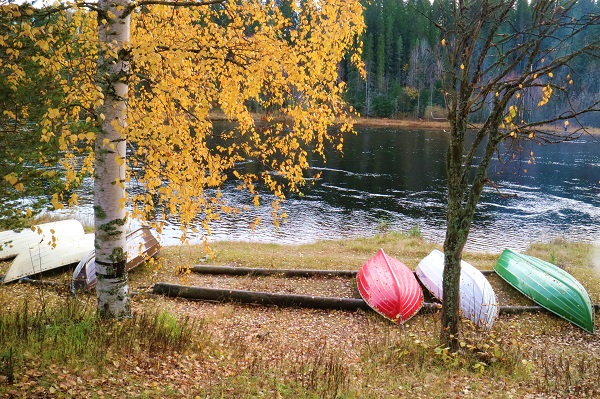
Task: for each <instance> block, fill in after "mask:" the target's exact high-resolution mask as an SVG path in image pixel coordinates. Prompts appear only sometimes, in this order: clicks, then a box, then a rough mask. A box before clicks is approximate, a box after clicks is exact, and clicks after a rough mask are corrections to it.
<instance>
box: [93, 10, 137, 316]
mask: <svg viewBox="0 0 600 399" xmlns="http://www.w3.org/2000/svg"><path fill="white" fill-rule="evenodd" d="M128 5H129V0H100V1H99V3H98V6H99V8H100V9H101V10H103V11H104V13H102V12H101V13H99V15H98V37H99V41H100V44H99V45H100V54H99V60H98V79H99V83H100V85H102V87H103V91H104V104H103V106H102V108H101V109H100V113H101V114H102V115H103V116H102V115H100V117H101V118H102V117H103V118H104V120H103V122H102V132H100V133H99V134H98V136H97V139H96V145H95V153H96V165H95V177H94V229H95V234H96V240H95V246H96V276H97V279H98V284H97V285H96V295H97V297H98V315H99V316H100V317H101V318H103V319H120V318H128V317H131V306H130V300H129V286H128V278H127V270H126V268H125V264H126V260H127V254H126V248H127V247H126V245H125V243H126V241H125V240H126V230H125V229H126V219H127V214H126V211H125V199H126V192H125V151H126V146H125V144H126V141H125V140H126V137H125V127H126V117H127V104H126V101H125V100H126V99H127V94H128V75H129V59H128V51H127V49H128V47H129V39H130V16H129V14H127V15H125V16H124V15H123V14H124V11H123V10H124V9H127V6H128Z"/></svg>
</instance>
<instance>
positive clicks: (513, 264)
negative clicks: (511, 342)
mask: <svg viewBox="0 0 600 399" xmlns="http://www.w3.org/2000/svg"><path fill="white" fill-rule="evenodd" d="M494 270H495V271H496V273H498V274H499V275H500V277H502V278H503V279H504V280H506V282H507V283H509V284H510V285H512V286H513V287H514V288H516V289H517V290H518V291H519V292H521V293H522V294H523V295H525V296H526V297H528V298H529V299H531V300H533V301H534V302H537V303H538V304H539V305H540V306H542V307H544V308H546V309H548V310H549V311H551V312H552V313H554V314H556V315H558V316H560V317H562V318H564V319H566V320H568V321H570V322H571V323H573V324H575V325H576V326H578V327H581V328H583V329H584V330H585V331H587V332H589V333H592V334H593V333H594V308H593V306H592V301H591V300H590V296H589V295H588V293H587V291H586V290H585V288H584V287H583V286H582V285H581V284H580V283H579V281H577V280H576V279H575V277H573V276H571V275H570V274H569V273H567V272H566V271H564V270H563V269H561V268H559V267H557V266H555V265H553V264H552V263H548V262H545V261H543V260H541V259H538V258H535V257H533V256H529V255H523V254H520V253H517V252H514V251H511V250H510V249H506V250H504V252H502V255H500V258H499V259H498V261H497V262H496V265H495V266H494Z"/></svg>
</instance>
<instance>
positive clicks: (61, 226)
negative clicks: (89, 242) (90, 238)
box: [0, 220, 85, 260]
mask: <svg viewBox="0 0 600 399" xmlns="http://www.w3.org/2000/svg"><path fill="white" fill-rule="evenodd" d="M84 235H85V232H84V231H83V226H82V225H81V223H80V222H79V221H78V220H60V221H56V222H50V223H44V224H38V225H34V226H33V227H31V228H26V229H22V230H19V231H15V230H7V231H0V260H3V259H10V258H14V257H15V256H17V255H19V254H21V253H29V247H30V246H32V245H37V244H40V245H42V244H47V245H52V242H53V241H55V242H56V243H58V242H59V241H73V240H74V239H81V238H83V236H84Z"/></svg>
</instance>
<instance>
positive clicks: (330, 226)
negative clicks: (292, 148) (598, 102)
mask: <svg viewBox="0 0 600 399" xmlns="http://www.w3.org/2000/svg"><path fill="white" fill-rule="evenodd" d="M447 145H448V135H447V134H446V133H444V132H437V131H411V132H409V131H400V130H390V129H363V130H361V131H360V132H359V134H358V135H356V136H348V137H346V138H345V150H344V154H343V156H340V155H339V154H336V153H331V154H328V156H327V158H328V159H327V162H326V163H323V162H322V161H321V160H320V159H317V158H315V159H313V160H312V163H311V170H310V171H309V173H310V174H311V175H312V176H315V175H316V174H317V173H321V177H320V178H319V179H315V180H314V181H312V182H313V183H314V184H313V185H309V186H307V187H306V190H305V192H304V195H303V196H293V197H292V198H289V199H288V200H287V201H286V202H285V203H284V205H283V209H284V210H285V212H287V214H288V216H289V217H288V220H287V222H286V223H283V224H282V225H281V226H280V228H279V229H278V230H276V229H275V228H274V227H273V226H272V224H271V223H269V221H270V220H271V217H270V212H271V209H270V205H269V204H270V199H269V197H268V195H266V196H265V197H263V204H264V205H261V206H260V207H259V208H254V207H251V209H250V210H249V211H248V212H246V213H243V214H238V215H224V216H223V220H222V221H221V222H219V223H217V224H215V225H214V226H213V229H212V236H211V239H212V240H245V241H254V242H275V243H286V244H300V243H309V242H314V241H316V240H323V239H337V238H345V237H356V236H372V235H374V234H376V233H377V232H378V231H380V230H381V229H382V228H383V227H385V228H387V229H390V230H397V231H406V230H409V229H411V228H412V227H413V226H415V225H418V226H419V228H420V230H421V232H422V233H423V236H424V237H425V238H427V239H428V240H431V241H434V242H437V243H441V242H443V238H444V233H445V191H446V188H445V184H446V183H445V153H446V148H447ZM531 151H533V154H534V157H535V162H533V163H531V164H528V160H529V159H530V152H531ZM489 177H490V179H491V180H492V181H494V182H495V183H496V184H497V185H498V190H499V191H498V190H496V189H494V188H492V187H486V189H485V191H484V193H483V195H482V197H481V202H480V205H479V208H478V212H477V215H476V217H475V220H474V223H473V226H472V229H471V234H470V238H469V242H468V244H467V249H468V250H476V251H493V252H499V251H501V250H502V249H503V248H505V247H510V248H513V249H517V250H522V249H524V248H526V247H527V246H528V244H529V243H531V242H537V241H546V240H548V239H551V238H553V237H557V236H564V237H566V238H567V239H571V240H578V241H594V240H598V239H600V142H598V141H597V139H593V138H586V139H582V140H579V141H577V142H571V143H563V144H560V145H549V146H536V147H535V148H523V149H522V154H521V156H518V157H516V158H515V159H514V160H513V159H510V160H509V161H507V162H500V161H498V160H496V161H494V163H493V164H492V165H491V167H490V173H489ZM229 184H230V185H228V186H226V187H225V188H224V192H225V193H226V195H227V196H228V197H229V198H230V200H231V202H232V204H233V205H242V204H249V203H251V201H250V197H249V196H248V195H246V194H244V193H241V192H238V191H237V190H235V185H234V184H232V183H229ZM257 216H260V217H261V219H262V220H263V225H262V226H259V227H257V228H256V229H255V230H254V232H252V231H251V230H250V229H249V222H250V221H252V220H254V219H255V218H256V217H257ZM178 237H179V229H178V227H177V226H175V225H169V226H168V227H167V229H166V230H165V233H164V235H163V243H165V244H176V243H177V242H178Z"/></svg>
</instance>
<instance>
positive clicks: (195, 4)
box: [124, 0, 225, 15]
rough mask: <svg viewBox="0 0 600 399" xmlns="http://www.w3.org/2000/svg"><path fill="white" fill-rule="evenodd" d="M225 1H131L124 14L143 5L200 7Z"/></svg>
mask: <svg viewBox="0 0 600 399" xmlns="http://www.w3.org/2000/svg"><path fill="white" fill-rule="evenodd" d="M222 3H225V0H202V1H167V0H144V1H138V2H132V3H131V4H130V5H129V6H128V7H127V8H126V9H125V13H124V15H129V14H131V13H132V12H133V10H135V9H136V8H138V7H143V6H152V5H160V6H169V7H201V6H210V5H214V4H222Z"/></svg>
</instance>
